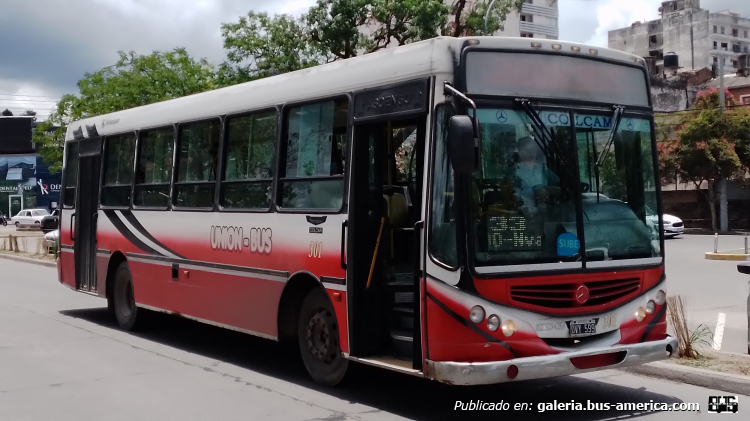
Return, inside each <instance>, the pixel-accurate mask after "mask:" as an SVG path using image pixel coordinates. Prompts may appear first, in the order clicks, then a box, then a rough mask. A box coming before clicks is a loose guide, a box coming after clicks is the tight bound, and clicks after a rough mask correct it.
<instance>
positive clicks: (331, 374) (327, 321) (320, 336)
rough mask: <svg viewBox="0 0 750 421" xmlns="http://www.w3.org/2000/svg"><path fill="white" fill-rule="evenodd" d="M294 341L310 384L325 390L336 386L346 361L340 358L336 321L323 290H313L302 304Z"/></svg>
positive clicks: (342, 357)
mask: <svg viewBox="0 0 750 421" xmlns="http://www.w3.org/2000/svg"><path fill="white" fill-rule="evenodd" d="M297 338H298V340H299V348H300V354H301V355H302V361H303V362H304V363H305V367H306V368H307V372H308V373H310V376H311V377H312V378H313V380H315V381H316V382H318V383H320V384H322V385H325V386H335V385H337V384H338V383H339V382H340V381H341V379H343V378H344V374H346V368H347V366H348V365H349V360H347V359H346V358H344V356H343V355H342V354H341V348H340V346H339V329H338V321H337V320H336V314H335V313H334V311H333V308H332V307H331V302H330V301H329V299H328V296H327V295H326V293H325V291H324V290H323V289H321V288H314V289H313V290H312V291H310V292H309V293H308V294H307V297H305V300H304V301H303V302H302V308H301V309H300V315H299V323H298V324H297Z"/></svg>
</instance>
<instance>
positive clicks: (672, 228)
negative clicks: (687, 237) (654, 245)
mask: <svg viewBox="0 0 750 421" xmlns="http://www.w3.org/2000/svg"><path fill="white" fill-rule="evenodd" d="M646 213H647V215H648V216H647V218H648V220H649V222H650V223H651V224H653V227H654V229H655V228H656V226H657V225H658V224H659V217H658V216H657V215H655V214H654V213H653V211H651V209H649V208H646ZM662 216H663V219H664V238H674V237H677V236H678V235H680V234H682V233H683V232H685V224H683V223H682V219H680V218H678V217H676V216H674V215H670V214H668V213H665V214H664V215H662Z"/></svg>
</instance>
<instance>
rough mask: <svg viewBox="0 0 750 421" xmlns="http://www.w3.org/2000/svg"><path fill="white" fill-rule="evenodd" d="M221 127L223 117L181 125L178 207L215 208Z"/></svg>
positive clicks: (178, 160)
mask: <svg viewBox="0 0 750 421" xmlns="http://www.w3.org/2000/svg"><path fill="white" fill-rule="evenodd" d="M220 127H221V123H220V120H219V119H213V120H208V121H200V122H196V123H189V124H184V125H180V129H179V133H180V136H179V140H178V145H179V146H178V156H177V182H176V183H175V186H174V203H175V206H176V207H181V208H213V206H214V191H215V190H216V168H217V163H218V156H219V133H220Z"/></svg>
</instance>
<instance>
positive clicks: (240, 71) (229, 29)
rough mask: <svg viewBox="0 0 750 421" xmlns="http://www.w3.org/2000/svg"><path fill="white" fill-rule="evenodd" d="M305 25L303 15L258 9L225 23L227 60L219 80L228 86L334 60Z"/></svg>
mask: <svg viewBox="0 0 750 421" xmlns="http://www.w3.org/2000/svg"><path fill="white" fill-rule="evenodd" d="M305 25H306V23H305V21H304V20H303V19H302V18H300V19H297V18H294V17H291V16H287V15H280V16H278V15H277V16H273V17H270V16H268V14H267V13H255V12H250V13H248V14H247V16H243V17H241V18H240V20H239V22H237V23H225V24H223V25H222V26H221V34H222V36H223V37H224V48H225V49H226V50H227V62H225V63H223V64H222V65H221V66H220V67H219V71H218V75H217V77H218V84H219V85H221V86H228V85H232V84H235V83H241V82H246V81H249V80H254V79H260V78H264V77H268V76H272V75H274V74H279V73H287V72H292V71H295V70H299V69H304V68H306V67H311V66H316V65H318V64H322V63H325V62H327V61H330V58H329V57H328V56H326V54H324V53H323V50H322V49H321V47H320V46H319V45H317V44H315V43H313V42H312V41H311V39H310V37H309V36H308V30H307V28H306V26H305Z"/></svg>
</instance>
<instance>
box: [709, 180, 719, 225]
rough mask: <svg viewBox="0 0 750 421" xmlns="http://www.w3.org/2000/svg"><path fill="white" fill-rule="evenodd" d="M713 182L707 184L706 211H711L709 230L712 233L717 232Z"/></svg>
mask: <svg viewBox="0 0 750 421" xmlns="http://www.w3.org/2000/svg"><path fill="white" fill-rule="evenodd" d="M714 187H715V186H714V182H713V181H709V182H708V197H706V199H708V209H709V210H710V211H711V228H712V229H713V230H714V232H718V231H717V230H716V229H717V227H716V193H715V188H714Z"/></svg>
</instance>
